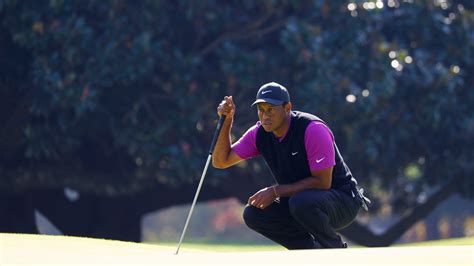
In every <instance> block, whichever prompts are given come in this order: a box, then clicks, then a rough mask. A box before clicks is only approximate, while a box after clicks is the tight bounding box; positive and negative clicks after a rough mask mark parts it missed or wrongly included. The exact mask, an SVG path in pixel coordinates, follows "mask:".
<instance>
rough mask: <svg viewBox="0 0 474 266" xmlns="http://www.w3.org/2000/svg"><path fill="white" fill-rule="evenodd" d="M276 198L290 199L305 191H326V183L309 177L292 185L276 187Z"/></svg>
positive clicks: (317, 178)
mask: <svg viewBox="0 0 474 266" xmlns="http://www.w3.org/2000/svg"><path fill="white" fill-rule="evenodd" d="M274 189H275V193H276V194H277V196H278V197H291V196H292V195H293V194H295V193H297V192H300V191H303V190H307V189H328V187H327V185H326V182H323V180H322V179H321V178H320V177H317V176H311V177H307V178H305V179H302V180H300V181H298V182H295V183H293V184H285V185H276V186H275V187H274Z"/></svg>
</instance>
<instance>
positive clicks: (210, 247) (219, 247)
mask: <svg viewBox="0 0 474 266" xmlns="http://www.w3.org/2000/svg"><path fill="white" fill-rule="evenodd" d="M150 244H155V245H158V246H165V247H177V243H173V242H155V243H150ZM460 245H461V246H463V245H474V237H464V238H451V239H443V240H434V241H426V242H416V243H407V244H397V245H394V246H396V247H409V246H460ZM352 247H358V248H360V247H361V246H352ZM181 248H182V249H183V248H185V249H193V250H202V251H214V252H241V251H275V250H285V248H283V247H281V246H279V245H276V244H274V245H267V244H252V243H245V242H239V243H228V242H224V243H222V242H209V241H192V242H185V243H183V244H182V245H181Z"/></svg>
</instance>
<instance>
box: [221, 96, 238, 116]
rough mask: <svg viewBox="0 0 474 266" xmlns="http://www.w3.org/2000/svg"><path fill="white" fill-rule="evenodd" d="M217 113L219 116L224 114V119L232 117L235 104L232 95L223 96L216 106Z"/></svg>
mask: <svg viewBox="0 0 474 266" xmlns="http://www.w3.org/2000/svg"><path fill="white" fill-rule="evenodd" d="M217 114H218V115H219V116H221V115H225V116H226V119H229V118H233V117H234V114H235V104H234V100H232V96H225V97H224V100H223V101H222V102H221V103H220V104H219V106H218V107H217Z"/></svg>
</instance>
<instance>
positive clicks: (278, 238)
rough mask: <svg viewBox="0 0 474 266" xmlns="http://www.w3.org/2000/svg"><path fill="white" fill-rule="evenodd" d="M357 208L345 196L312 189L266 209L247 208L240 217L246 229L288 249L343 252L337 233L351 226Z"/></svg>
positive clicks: (356, 205)
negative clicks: (333, 249) (318, 249)
mask: <svg viewBox="0 0 474 266" xmlns="http://www.w3.org/2000/svg"><path fill="white" fill-rule="evenodd" d="M360 207H361V203H360V200H359V199H357V198H355V196H352V195H351V194H348V193H346V192H343V191H339V190H336V189H330V190H319V189H311V190H305V191H301V192H298V193H296V194H294V195H293V196H291V197H289V198H284V197H282V198H281V199H280V203H277V202H274V203H273V204H271V205H270V206H268V207H267V208H265V209H259V208H256V207H254V206H251V205H247V206H246V207H245V209H244V214H243V215H244V221H245V223H246V224H247V226H248V227H250V228H251V229H252V230H254V231H256V232H258V233H260V234H262V235H263V236H265V237H267V238H269V239H271V240H273V241H275V242H276V243H278V244H280V245H282V246H284V247H286V248H287V249H313V248H342V247H345V243H344V242H343V241H342V239H341V237H340V236H339V235H338V234H337V233H336V230H338V229H342V228H344V227H346V226H348V225H349V224H350V223H352V221H354V219H355V217H356V215H357V212H358V211H359V209H360Z"/></svg>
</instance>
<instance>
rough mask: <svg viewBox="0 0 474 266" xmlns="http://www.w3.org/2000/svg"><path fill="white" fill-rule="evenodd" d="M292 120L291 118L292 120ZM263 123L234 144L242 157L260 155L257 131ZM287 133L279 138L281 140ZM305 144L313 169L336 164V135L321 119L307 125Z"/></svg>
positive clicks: (317, 169)
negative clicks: (334, 135)
mask: <svg viewBox="0 0 474 266" xmlns="http://www.w3.org/2000/svg"><path fill="white" fill-rule="evenodd" d="M290 121H291V120H290ZM260 126H261V123H260V121H258V122H257V123H256V124H255V125H254V126H252V127H251V128H249V129H248V130H247V132H245V134H244V135H243V136H242V137H241V138H240V139H239V140H238V141H237V142H235V143H234V144H233V145H232V150H233V151H234V152H235V153H236V154H237V155H238V156H239V157H240V158H242V159H249V158H252V157H256V156H258V155H260V152H259V151H258V149H257V144H256V140H257V131H258V129H259V128H260ZM285 137H286V135H285V136H283V137H282V138H280V139H279V141H280V142H281V141H282V140H283V139H285ZM304 144H305V147H306V154H307V157H308V165H309V168H310V170H311V171H319V170H323V169H326V168H329V167H332V166H334V165H336V161H335V156H334V137H333V135H332V133H331V130H330V129H329V128H328V127H327V126H326V125H325V124H324V123H321V122H319V121H312V122H310V123H309V124H308V127H306V131H305V134H304Z"/></svg>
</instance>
